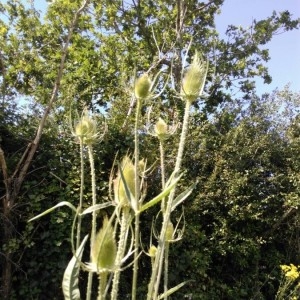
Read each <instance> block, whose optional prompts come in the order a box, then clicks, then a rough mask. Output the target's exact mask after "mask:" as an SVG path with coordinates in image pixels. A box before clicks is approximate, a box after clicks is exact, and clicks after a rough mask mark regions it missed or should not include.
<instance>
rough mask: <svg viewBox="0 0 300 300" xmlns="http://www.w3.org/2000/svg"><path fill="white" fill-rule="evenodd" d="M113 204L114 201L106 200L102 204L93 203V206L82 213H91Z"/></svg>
mask: <svg viewBox="0 0 300 300" xmlns="http://www.w3.org/2000/svg"><path fill="white" fill-rule="evenodd" d="M111 205H113V204H112V202H105V203H102V204H96V205H93V206H90V207H89V208H87V209H85V210H84V211H83V212H82V213H81V215H86V214H89V213H92V212H94V211H96V210H99V209H103V208H106V207H108V206H111Z"/></svg>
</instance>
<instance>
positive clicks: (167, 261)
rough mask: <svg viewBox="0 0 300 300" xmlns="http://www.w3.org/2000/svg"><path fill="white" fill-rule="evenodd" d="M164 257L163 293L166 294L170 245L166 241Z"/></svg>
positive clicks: (165, 297)
mask: <svg viewBox="0 0 300 300" xmlns="http://www.w3.org/2000/svg"><path fill="white" fill-rule="evenodd" d="M165 249H166V250H165V255H164V261H165V266H164V292H165V293H166V292H167V291H168V280H169V249H170V243H169V242H168V241H166V247H165ZM164 299H165V300H167V299H168V296H167V295H165V296H164Z"/></svg>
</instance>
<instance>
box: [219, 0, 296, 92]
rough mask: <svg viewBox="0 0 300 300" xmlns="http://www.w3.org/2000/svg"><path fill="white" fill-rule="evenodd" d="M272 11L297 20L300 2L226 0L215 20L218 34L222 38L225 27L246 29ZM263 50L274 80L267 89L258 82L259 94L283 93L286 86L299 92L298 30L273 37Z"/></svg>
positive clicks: (290, 0)
mask: <svg viewBox="0 0 300 300" xmlns="http://www.w3.org/2000/svg"><path fill="white" fill-rule="evenodd" d="M274 10H275V11H276V12H280V11H284V10H288V11H289V12H290V13H291V14H292V15H293V17H294V18H300V0H225V1H224V5H223V6H222V11H221V14H220V15H219V16H217V18H216V26H217V30H218V32H219V34H220V35H221V36H222V35H223V34H224V33H225V31H226V29H227V25H231V24H232V25H237V26H238V25H241V26H243V27H247V26H250V25H251V24H252V21H253V20H254V19H256V20H257V21H258V20H261V19H264V18H266V17H268V16H270V15H271V14H272V12H273V11H274ZM264 47H265V48H267V49H269V51H270V57H271V59H270V60H269V61H268V63H267V66H268V68H269V73H270V75H271V76H272V79H273V80H272V83H271V84H269V85H267V84H263V81H262V80H257V91H258V93H259V94H262V93H265V92H271V91H272V90H274V89H275V88H279V89H282V88H283V87H284V86H285V85H286V84H288V83H290V88H291V90H292V91H297V92H300V30H293V31H288V32H285V33H283V34H279V35H277V36H274V37H273V39H272V40H271V42H270V43H268V44H266V45H265V46H264Z"/></svg>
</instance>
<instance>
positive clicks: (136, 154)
mask: <svg viewBox="0 0 300 300" xmlns="http://www.w3.org/2000/svg"><path fill="white" fill-rule="evenodd" d="M140 114H141V99H137V107H136V114H135V128H134V168H135V199H134V200H135V201H136V209H137V211H139V209H140V202H139V199H140V179H139V173H140V170H139V155H140V154H139V150H140V149H139V133H138V130H139V123H140ZM134 236H135V239H134V263H133V277H132V292H131V299H132V300H136V287H137V277H138V269H139V265H138V255H139V247H140V245H139V236H140V214H138V213H136V214H135V225H134Z"/></svg>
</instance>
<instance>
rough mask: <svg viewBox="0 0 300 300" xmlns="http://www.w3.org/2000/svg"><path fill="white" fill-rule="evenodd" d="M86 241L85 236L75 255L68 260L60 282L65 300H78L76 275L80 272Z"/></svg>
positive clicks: (78, 292)
mask: <svg viewBox="0 0 300 300" xmlns="http://www.w3.org/2000/svg"><path fill="white" fill-rule="evenodd" d="M87 239H88V235H86V236H85V238H84V239H83V241H82V243H81V245H80V246H79V248H78V249H77V251H76V255H74V256H73V257H72V259H71V260H70V262H69V264H68V266H67V268H66V270H65V273H64V277H63V281H62V289H63V293H64V297H65V300H80V290H79V287H78V275H79V270H80V261H81V257H82V253H83V249H84V245H85V243H86V241H87Z"/></svg>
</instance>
